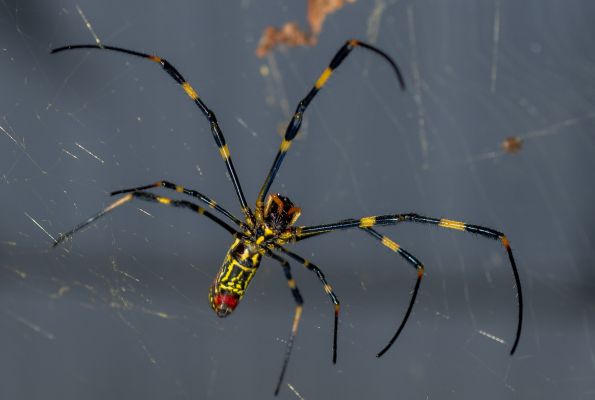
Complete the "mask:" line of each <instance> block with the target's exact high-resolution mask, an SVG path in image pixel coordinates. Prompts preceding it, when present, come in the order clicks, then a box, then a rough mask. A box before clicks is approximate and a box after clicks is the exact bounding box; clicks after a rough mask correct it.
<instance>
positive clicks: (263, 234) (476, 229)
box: [52, 40, 523, 395]
mask: <svg viewBox="0 0 595 400" xmlns="http://www.w3.org/2000/svg"><path fill="white" fill-rule="evenodd" d="M357 47H361V48H364V49H367V50H370V51H371V52H373V53H374V54H376V55H379V56H380V57H382V58H383V59H384V60H385V61H386V62H388V63H389V64H390V66H391V67H392V69H393V70H394V72H395V73H396V76H397V79H398V81H399V84H400V87H401V89H403V90H404V89H405V83H404V80H403V77H402V75H401V72H400V71H399V68H398V67H397V64H396V63H395V62H394V61H393V60H392V58H391V57H389V56H388V55H387V54H386V53H385V52H384V51H382V50H380V49H378V48H376V47H374V46H372V45H369V44H366V43H363V42H361V41H359V40H348V41H347V42H346V43H345V44H344V45H343V46H342V47H341V48H340V49H339V50H338V51H337V53H336V54H335V56H334V57H333V59H332V60H331V62H330V64H329V66H328V67H327V68H326V69H325V70H324V71H323V72H322V74H321V75H320V77H319V78H318V79H317V80H316V82H315V83H314V87H313V88H312V89H310V91H309V92H308V94H307V95H306V97H304V98H303V99H302V100H301V101H300V102H299V104H298V106H297V108H296V110H295V113H294V114H293V117H292V118H291V121H290V122H289V125H288V126H287V129H286V131H285V136H284V138H283V140H282V142H281V146H280V147H279V150H278V152H277V155H276V157H275V160H274V161H273V165H272V166H271V169H270V171H269V173H268V175H267V177H266V179H265V181H264V183H263V185H262V188H261V189H260V192H259V194H258V198H257V199H256V207H255V208H254V210H252V209H251V208H250V207H249V206H248V203H247V202H246V198H245V197H244V193H243V192H242V188H241V185H240V180H239V178H238V175H237V173H236V171H235V168H234V166H233V162H232V160H231V156H230V152H229V148H228V146H227V144H226V142H225V139H224V137H223V132H222V131H221V128H220V127H219V123H218V122H217V118H216V117H215V114H214V113H213V111H211V110H210V109H209V108H208V107H207V105H206V104H205V103H204V102H203V100H201V98H200V97H199V96H198V93H197V92H196V91H195V90H194V89H193V88H192V86H190V84H189V83H188V82H187V81H186V79H184V77H183V76H182V75H181V74H180V73H179V72H178V70H177V69H176V68H175V67H174V66H173V65H171V64H170V63H169V62H168V61H167V60H165V59H163V58H161V57H158V56H155V55H150V54H145V53H141V52H137V51H134V50H127V49H123V48H119V47H113V46H103V45H94V44H83V45H70V46H64V47H59V48H56V49H54V50H52V53H58V52H62V51H65V50H74V49H98V50H111V51H115V52H120V53H125V54H129V55H133V56H137V57H141V58H144V59H147V60H149V61H153V62H155V63H158V64H159V65H161V67H162V68H163V69H164V70H165V71H166V72H167V73H168V74H169V75H170V76H171V77H172V78H173V79H174V80H175V81H176V82H177V83H178V84H179V85H180V86H181V87H182V89H184V91H185V92H186V94H187V95H188V96H189V97H190V99H192V101H193V102H194V104H196V106H197V107H198V108H199V109H200V111H201V112H202V113H203V114H204V116H205V117H206V119H207V121H208V122H209V124H210V126H211V132H212V134H213V138H214V139H215V143H216V145H217V147H218V149H219V153H220V154H221V158H223V161H224V162H225V166H226V167H227V172H228V173H229V176H230V177H231V182H232V184H233V187H234V189H235V192H236V194H237V196H238V199H239V201H240V206H241V210H242V213H243V215H244V220H243V221H242V220H240V219H239V218H237V217H235V216H234V215H233V214H232V213H230V212H229V211H227V210H226V209H225V208H223V207H221V206H220V205H219V204H217V202H215V201H214V200H213V199H211V198H209V197H207V196H205V195H204V194H202V193H200V192H197V191H196V190H192V189H187V188H185V187H183V186H180V185H177V184H175V183H171V182H168V181H158V182H155V183H152V184H149V185H144V186H139V187H134V188H130V189H123V190H117V191H115V192H112V193H111V195H112V196H114V195H118V194H124V196H123V197H121V198H119V199H118V200H116V201H114V202H113V203H111V204H110V205H108V206H107V207H106V208H104V209H103V210H102V211H100V212H99V213H97V214H95V215H93V216H92V217H91V218H89V219H87V220H86V221H84V222H82V223H80V224H78V225H77V226H75V227H74V228H73V229H71V230H70V231H68V232H66V233H64V234H61V235H60V236H59V238H58V239H57V240H56V242H55V243H54V246H57V245H58V244H60V243H61V242H63V241H64V240H65V239H67V238H69V237H70V236H72V235H73V234H74V233H75V232H77V231H79V230H81V229H83V228H85V227H86V226H88V225H89V224H91V223H93V222H94V221H96V220H97V219H98V218H101V217H102V216H104V215H106V214H107V213H109V212H111V211H113V210H114V209H116V208H117V207H119V206H121V205H123V204H125V203H127V202H129V201H131V200H133V199H137V200H143V201H148V202H153V203H158V204H164V205H167V206H171V207H182V208H188V209H190V210H192V211H194V212H197V213H198V214H200V215H203V216H205V217H207V218H208V219H210V220H211V221H213V222H214V223H216V224H217V225H219V226H220V227H222V228H223V229H225V230H226V231H228V232H229V233H230V234H231V235H232V236H233V238H234V242H233V244H232V245H231V247H230V248H229V250H228V252H227V254H226V256H225V259H224V260H223V264H222V265H221V268H220V269H219V272H218V273H217V276H216V278H215V280H214V281H213V284H212V285H211V287H210V290H209V302H210V304H211V307H212V308H213V310H214V311H215V312H216V313H217V315H218V316H219V317H226V316H228V315H229V314H231V313H232V312H233V311H234V310H235V308H236V307H237V305H238V304H239V302H240V300H241V299H242V297H243V296H244V293H245V292H246V289H247V287H248V284H249V283H250V282H251V281H252V278H253V277H254V274H255V273H256V271H257V270H258V267H259V265H260V262H261V259H262V257H263V256H267V257H270V258H272V259H274V260H275V261H277V262H279V264H281V267H282V268H283V271H284V273H285V277H286V279H287V284H288V286H289V288H290V290H291V293H292V295H293V298H294V300H295V303H296V306H295V311H294V316H293V323H292V326H291V332H290V335H289V340H288V341H287V347H286V350H285V357H284V359H283V364H282V367H281V373H280V375H279V379H278V381H277V386H276V388H275V395H277V394H278V393H279V389H280V388H281V383H282V382H283V377H284V375H285V371H286V369H287V365H288V362H289V358H290V355H291V350H292V348H293V343H294V339H295V336H296V333H297V330H298V325H299V322H300V318H301V315H302V308H303V299H302V296H301V294H300V291H299V289H298V287H297V285H296V283H295V280H294V279H293V277H292V274H291V269H290V264H289V262H288V261H287V259H286V257H288V258H291V259H293V260H295V261H297V262H299V263H300V264H302V265H303V266H304V267H306V268H307V269H308V270H310V271H312V272H314V273H315V274H316V276H317V278H318V279H319V280H320V282H321V283H322V285H323V289H324V291H325V292H326V293H327V295H328V296H329V297H330V299H331V301H332V303H333V305H334V330H333V344H332V360H333V363H336V362H337V328H338V320H339V308H340V306H339V299H338V298H337V296H336V295H335V293H334V292H333V289H332V287H331V285H330V284H329V283H328V282H327V280H326V278H325V275H324V273H323V272H322V270H321V269H320V268H318V267H317V266H316V265H314V264H313V263H312V262H310V261H308V260H306V259H305V258H303V257H301V256H299V255H298V254H296V253H293V252H292V251H290V250H288V249H286V248H285V247H284V245H285V244H288V243H293V242H298V241H301V240H304V239H309V238H312V237H315V236H318V235H322V234H325V233H329V232H333V231H338V230H344V229H351V228H357V229H360V230H361V231H362V232H365V233H367V234H368V235H371V236H372V237H373V238H375V239H376V240H378V241H379V242H380V243H381V244H382V245H384V246H385V247H387V248H388V249H389V250H391V251H393V252H394V253H396V254H399V255H400V256H401V257H403V258H404V259H405V261H406V262H407V263H409V264H410V265H411V266H413V268H415V270H416V272H417V280H416V281H415V286H414V287H413V293H412V295H411V300H410V301H409V305H408V307H407V310H406V312H405V315H404V317H403V319H402V321H401V323H400V325H399V327H398V328H397V331H396V332H395V334H394V335H393V336H392V338H391V339H390V340H389V342H388V344H387V345H386V346H384V348H382V350H380V352H379V353H378V354H377V357H380V356H382V355H383V354H384V353H386V351H387V350H388V349H389V348H390V347H391V346H392V345H393V343H394V342H395V340H396V339H397V337H398V336H399V334H400V333H401V331H402V330H403V328H404V326H405V324H406V322H407V320H408V319H409V316H410V315H411V310H412V308H413V304H414V303H415V299H416V297H417V293H418V291H419V286H420V283H421V279H422V277H423V275H424V266H423V264H422V263H421V262H420V261H419V260H418V259H417V258H416V257H414V256H413V255H412V254H411V253H409V252H407V251H406V250H405V249H403V248H402V247H401V246H400V245H399V244H397V243H396V242H394V241H393V240H392V239H390V238H389V237H387V236H385V235H382V234H380V233H379V232H378V231H376V230H375V229H374V228H373V227H375V226H386V225H396V224H399V223H401V222H414V223H422V224H431V225H436V226H439V227H441V228H446V229H454V230H458V231H466V232H471V233H475V234H478V235H481V236H484V237H486V238H490V239H495V240H499V241H500V242H501V243H502V245H503V246H504V248H505V249H506V252H507V254H508V259H509V261H510V265H511V267H512V272H513V274H514V280H515V283H516V289H517V301H518V322H517V329H516V336H515V339H514V343H513V345H512V349H511V350H510V354H513V353H514V352H515V350H516V348H517V345H518V342H519V339H520V336H521V326H522V321H523V298H522V291H521V282H520V278H519V273H518V270H517V267H516V263H515V261H514V257H513V255H512V250H511V248H510V243H509V241H508V239H507V238H506V236H505V235H504V234H503V233H500V232H498V231H495V230H493V229H490V228H486V227H483V226H479V225H470V224H466V223H463V222H459V221H453V220H449V219H444V218H431V217H426V216H422V215H418V214H413V213H407V214H389V215H380V216H370V217H363V218H355V219H344V220H341V221H338V222H334V223H330V224H322V225H312V226H295V223H296V221H297V219H298V218H299V216H300V214H301V209H300V208H298V207H296V206H295V205H294V204H293V203H292V202H291V200H289V198H287V197H284V196H282V195H280V194H268V192H269V189H270V187H271V185H272V183H273V181H274V179H275V176H276V175H277V172H278V170H279V167H280V166H281V163H282V162H283V159H284V158H285V155H286V154H287V151H288V150H289V149H290V147H291V144H292V141H293V139H294V138H295V137H296V135H297V133H298V130H299V128H300V126H301V124H302V120H303V115H304V112H305V111H306V109H307V108H308V106H309V105H310V103H311V102H312V100H313V99H314V97H315V96H316V94H317V93H318V92H319V91H320V89H321V88H322V87H323V86H324V85H325V84H326V82H327V81H328V79H329V78H330V76H331V75H332V73H333V71H334V70H335V69H336V68H338V67H339V65H341V63H342V62H343V60H345V58H346V57H347V56H348V55H349V54H350V53H351V51H352V50H353V49H355V48H357ZM159 187H162V188H165V189H170V190H173V191H176V192H179V193H183V194H186V195H188V196H191V197H194V198H195V199H197V200H198V201H200V202H201V203H204V204H206V205H207V206H208V207H210V208H211V209H212V210H214V211H216V212H218V213H219V214H220V215H222V216H223V217H225V218H227V219H228V220H230V221H231V222H232V223H233V226H232V225H230V224H229V223H228V222H225V221H224V220H223V219H222V218H220V216H217V215H215V213H212V212H209V211H207V210H206V209H205V208H203V207H201V206H199V205H197V204H195V203H192V202H190V201H186V200H174V199H171V198H169V197H163V196H157V195H155V194H153V193H150V192H147V191H145V190H147V189H152V188H159ZM267 194H268V195H267ZM278 253H281V254H282V255H280V254H278Z"/></svg>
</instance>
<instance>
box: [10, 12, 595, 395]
mask: <svg viewBox="0 0 595 400" xmlns="http://www.w3.org/2000/svg"><path fill="white" fill-rule="evenodd" d="M77 6H78V9H77ZM305 9H306V5H305V2H303V1H282V2H280V1H273V0H269V1H254V0H243V1H238V2H211V1H186V0H184V1H167V2H166V1H146V0H143V1H101V2H98V1H85V0H76V1H70V0H62V1H59V2H58V1H41V0H31V1H24V0H21V1H15V0H3V1H2V2H0V66H1V72H2V73H1V74H0V82H1V84H0V88H1V92H0V194H1V197H0V199H1V207H0V210H1V211H0V213H1V214H0V215H1V217H0V218H1V225H0V354H1V357H0V398H2V399H33V398H47V399H56V398H61V399H81V398H84V399H104V398H133V399H137V398H145V399H158V398H159V399H163V398H167V399H174V398H175V399H178V398H179V399H215V398H248V399H263V398H272V397H273V389H274V385H275V383H276V379H277V376H278V373H279V370H280V366H281V361H282V356H283V353H284V349H285V341H286V339H287V335H288V332H289V329H290V325H291V318H292V313H293V306H294V305H293V300H292V298H291V295H290V293H289V291H288V290H287V287H286V282H285V279H284V277H283V274H282V272H281V270H280V268H279V266H278V265H277V264H276V263H275V262H273V261H269V260H265V261H264V262H263V264H262V266H261V270H260V272H259V274H258V275H257V276H256V278H255V280H254V282H253V284H252V285H251V287H250V289H249V291H248V293H247V295H246V297H245V299H244V301H243V303H242V304H241V305H240V306H239V308H238V310H237V311H236V313H234V314H233V315H232V316H230V317H229V318H227V319H219V318H217V317H216V316H215V314H214V313H213V312H212V311H211V309H210V307H209V305H208V301H207V291H208V287H209V285H210V283H211V281H212V279H213V277H214V276H215V274H216V271H217V269H218V268H219V265H220V263H221V261H222V259H223V257H224V254H225V252H226V250H227V248H228V246H229V245H230V243H231V239H230V237H229V236H228V235H227V234H226V232H224V231H222V230H221V229H219V228H218V227H217V226H215V225H214V224H212V223H210V222H209V221H208V220H206V219H201V218H198V217H195V216H194V215H192V214H191V213H190V212H188V211H184V210H176V209H170V208H166V207H161V206H158V205H152V204H145V203H131V204H129V205H126V206H125V207H122V208H120V209H119V210H117V211H116V212H114V213H112V214H111V215H109V216H108V217H106V218H104V219H102V220H100V221H98V222H97V223H96V224H94V225H93V226H92V227H91V228H89V229H87V230H86V231H84V232H82V233H80V234H78V235H77V236H76V237H75V238H74V239H73V240H72V241H69V242H68V243H66V245H64V246H61V247H59V248H57V249H51V248H50V247H51V244H52V239H51V238H50V235H52V236H54V237H56V236H57V234H58V233H59V232H65V231H66V230H68V229H70V228H71V227H72V226H74V225H75V224H76V223H78V222H80V221H82V220H84V219H85V218H87V217H88V216H90V215H91V214H93V213H95V212H97V211H98V210H100V209H101V208H103V207H105V206H106V205H107V204H108V203H109V202H110V201H111V199H110V198H109V196H108V194H109V192H110V191H112V190H117V189H121V188H126V187H131V186H136V185H142V184H148V183H151V182H154V181H156V180H159V179H168V180H171V181H173V182H176V183H179V184H182V185H185V186H187V187H191V188H195V189H197V190H199V191H201V192H203V193H205V194H208V195H210V196H211V197H212V198H214V199H216V200H217V201H218V202H219V203H220V204H222V205H224V206H225V207H227V208H229V209H230V210H232V211H233V212H234V213H236V214H240V213H239V207H238V206H237V199H236V196H235V193H234V192H233V190H232V186H231V184H230V182H229V181H228V178H227V177H226V171H225V167H224V165H223V163H222V162H221V159H220V157H219V154H218V152H217V150H216V147H215V144H214V142H213V140H212V137H211V133H210V131H209V127H208V124H207V123H206V122H205V120H204V118H203V116H202V115H201V114H200V112H199V111H198V110H197V109H196V108H195V107H194V106H193V105H192V103H191V102H190V101H189V100H188V98H187V97H186V96H185V95H184V93H183V92H182V91H181V90H180V88H179V87H178V86H176V85H175V83H174V82H173V81H172V80H171V79H170V78H169V77H168V76H167V75H166V74H165V73H164V72H163V71H161V70H160V68H159V67H158V66H157V65H155V64H152V63H150V62H147V61H144V60H140V59H136V58H132V57H128V56H125V55H121V54H116V53H111V52H99V51H76V52H75V51H72V52H68V53H62V54H58V55H50V54H49V51H50V49H52V48H54V47H57V46H62V45H65V44H75V43H93V42H94V38H93V35H92V34H91V32H90V30H89V29H88V28H87V27H86V26H85V22H84V21H83V18H82V17H81V13H80V12H79V10H80V11H82V13H83V14H84V15H85V17H86V18H87V19H88V21H89V22H90V23H91V25H92V27H93V30H94V32H95V33H96V35H97V36H98V37H99V38H100V39H101V41H102V43H104V44H110V45H116V46H121V47H126V48H130V49H135V50H139V51H145V52H150V53H155V54H158V55H160V56H162V57H165V58H167V59H168V60H170V61H171V62H172V63H173V64H174V65H175V66H177V67H178V69H179V70H180V71H181V72H182V74H184V75H185V77H186V78H187V79H188V80H189V81H190V82H191V83H192V84H193V86H194V87H195V88H196V89H197V91H198V92H199V94H200V95H201V97H202V98H203V99H204V100H205V102H206V103H207V104H208V105H209V106H210V107H211V108H212V109H213V110H214V111H215V112H216V113H217V115H218V118H219V121H220V123H221V126H222V128H223V130H224V132H225V134H226V138H227V141H228V144H229V148H230V150H231V155H232V158H233V160H234V162H235V165H236V168H237V170H238V173H239V176H240V179H241V181H242V184H243V188H244V191H245V193H246V195H247V197H248V199H249V200H250V202H251V203H252V202H253V201H254V199H255V196H256V194H257V191H258V189H259V188H260V185H261V183H262V181H263V179H264V176H265V173H266V172H267V171H268V168H269V167H270V164H271V162H272V159H273V157H274V155H275V152H276V151H277V148H278V145H279V143H280V140H281V136H280V133H279V132H280V129H281V128H282V126H283V125H284V124H285V123H286V121H287V120H288V118H289V112H291V111H293V109H294V107H295V105H296V104H297V101H299V99H300V98H301V97H302V96H304V95H305V93H306V92H307V90H309V88H310V87H311V85H312V84H313V82H314V81H315V79H316V78H317V77H318V75H319V74H320V72H321V71H322V70H323V69H324V68H325V67H326V65H327V64H328V62H329V61H330V59H331V57H332V56H333V54H334V52H335V51H336V50H337V49H338V48H339V47H340V45H341V44H342V43H343V42H344V41H345V40H346V39H348V38H360V39H364V40H367V41H370V42H373V43H375V44H376V45H377V46H379V47H380V48H382V49H384V50H385V51H386V52H387V53H389V54H390V55H392V56H393V57H394V58H395V59H396V60H397V62H398V63H399V65H400V67H401V69H402V71H403V74H404V76H405V80H406V83H407V85H408V89H407V91H406V92H404V93H403V92H400V91H399V90H398V85H397V82H396V79H395V77H394V75H393V73H392V71H391V70H390V69H389V68H388V66H387V65H386V64H385V63H384V62H383V61H382V60H381V59H379V58H377V57H375V56H373V55H372V54H370V53H369V52H365V51H363V50H357V51H355V52H354V54H353V55H352V56H350V57H349V58H348V59H347V61H346V62H345V63H344V64H343V65H342V66H341V68H340V69H339V70H338V71H337V72H336V74H334V75H333V77H332V79H331V80H330V81H329V82H328V85H327V86H326V87H325V88H324V90H323V91H322V92H321V94H320V95H319V97H317V98H316V99H315V101H314V102H313V105H312V107H311V108H310V109H309V110H308V112H307V114H306V122H305V125H304V128H303V129H302V132H301V135H300V137H299V138H298V139H297V140H296V142H295V143H294V146H293V147H292V149H291V152H290V153H289V154H288V156H287V158H286V162H285V164H284V165H283V167H282V169H281V172H280V174H279V178H278V180H277V181H276V183H275V184H274V186H273V191H277V192H280V193H283V194H285V195H287V196H289V197H291V199H292V200H293V201H294V202H295V203H297V204H298V205H299V206H301V207H302V208H303V214H302V217H301V219H300V223H302V224H305V225H310V224H318V223H325V222H333V221H336V220H340V219H343V218H348V217H361V216H365V215H374V214H384V213H396V212H412V211H414V212H418V213H421V214H425V215H429V216H435V217H449V218H451V219H457V220H464V221H466V222H469V223H475V224H482V225H485V226H489V227H492V228H494V229H497V230H500V231H503V232H505V233H506V234H507V235H508V236H509V238H510V240H511V243H512V246H513V249H514V251H515V255H516V257H517V263H518V266H519V269H520V275H521V280H522V283H523V288H524V294H525V304H526V307H525V324H524V327H523V336H522V338H521V341H520V344H519V347H518V350H517V353H516V354H515V355H514V356H512V357H511V356H509V354H508V353H509V350H510V346H511V343H512V341H513V339H514V332H515V327H516V318H517V309H516V300H515V290H514V281H513V277H512V273H511V271H510V267H509V265H508V262H507V259H506V254H505V252H504V250H503V249H502V247H501V246H500V245H499V244H498V243H497V242H495V241H490V240H487V239H482V238H478V237H473V236H472V235H468V234H462V233H459V232H453V231H446V230H439V229H437V228H432V227H428V226H414V225H402V226H399V227H393V228H386V229H382V231H383V232H384V233H386V234H389V235H390V236H391V237H393V238H394V239H395V240H396V241H397V242H398V243H400V244H401V245H402V246H403V247H404V248H405V249H407V250H409V251H410V252H412V253H413V254H415V255H416V256H417V257H418V258H420V260H422V261H423V262H424V263H425V265H426V268H427V270H426V276H425V279H424V281H423V283H422V289H421V291H420V294H419V297H418V301H417V303H416V305H415V308H414V313H413V315H412V317H411V319H410V322H409V324H408V326H407V327H406V329H405V330H404V332H403V334H402V335H401V337H400V338H399V340H398V341H397V342H396V344H395V346H394V347H393V348H392V349H391V350H390V351H389V352H388V353H387V354H386V355H385V356H384V357H382V358H380V359H377V358H376V357H375V354H376V352H377V351H379V350H380V349H381V348H382V347H383V346H384V345H385V344H386V342H387V341H388V339H389V338H390V337H391V336H392V335H393V333H394V331H395V329H396V327H397V325H398V323H399V321H400V319H401V317H402V315H403V313H404V312H405V309H406V306H407V302H408V300H409V296H410V290H411V288H412V285H413V283H414V280H415V273H414V271H413V270H412V269H411V268H410V267H409V266H408V265H406V264H405V263H404V262H403V261H402V260H401V259H400V258H398V257H395V256H394V255H393V254H392V253H391V252H390V251H388V250H387V249H386V248H384V247H382V246H381V245H379V244H378V243H377V242H375V241H374V240H372V239H371V238H370V237H369V236H368V235H365V234H363V233H362V232H358V231H352V232H344V233H336V234H331V235H328V236H326V237H321V238H319V239H312V240H310V241H304V242H302V243H300V244H299V245H296V246H293V247H292V249H294V250H295V251H296V252H298V253H299V254H301V255H303V256H304V257H307V258H309V259H311V260H312V261H313V262H315V263H316V264H318V265H319V266H320V267H321V268H322V269H323V270H324V271H325V272H326V275H327V277H328V279H329V281H330V282H331V284H332V285H333V287H334V288H335V290H336V292H337V294H338V296H339V298H340V299H341V301H342V305H343V308H342V314H341V325H340V331H339V358H338V363H337V364H336V365H332V363H331V337H332V305H331V304H330V303H329V300H328V298H327V296H326V295H325V294H324V292H323V291H322V289H321V287H320V284H319V282H318V281H317V280H316V278H315V277H314V276H313V274H311V273H309V272H308V271H306V270H305V269H303V268H301V267H300V266H299V265H297V264H295V263H294V264H295V265H294V275H295V277H296V279H297V281H298V284H299V287H300V289H301V291H302V294H303V296H304V297H305V301H306V303H305V310H304V314H303V319H302V325H301V327H300V332H299V336H298V338H297V341H296V347H295V349H294V353H293V357H292V359H291V362H290V365H289V369H288V372H287V375H286V379H285V383H284V386H283V388H282V391H281V394H280V396H279V398H284V399H308V400H309V399H320V398H327V397H328V396H333V397H335V398H344V399H360V398H374V399H376V398H378V399H388V398H407V399H461V398H482V399H503V398H511V399H513V398H518V399H527V398H536V397H538V396H539V397H541V398H551V399H559V398H569V399H570V398H573V399H589V398H595V351H594V347H595V339H594V334H595V313H594V306H593V304H594V300H595V295H594V293H595V290H594V289H595V287H594V284H595V272H594V260H595V254H594V253H595V250H594V242H595V230H594V229H593V224H594V223H595V218H594V216H595V213H594V212H593V209H592V207H593V204H594V203H595V189H594V186H593V171H594V168H595V157H594V156H595V132H594V129H595V110H594V109H593V106H594V104H595V80H594V79H593V78H594V76H595V50H594V49H595V48H594V46H593V43H594V40H593V39H594V37H595V36H594V35H595V24H594V23H593V21H594V20H595V3H593V2H592V1H588V0H583V1H580V0H566V1H560V0H558V1H555V0H551V1H548V0H539V1H537V0H534V1H522V2H519V1H507V0H491V1H482V2H477V1H471V0H468V1H463V0H448V1H440V2H437V1H427V0H418V1H412V0H402V1H389V0H378V1H365V0H358V1H357V2H356V3H355V4H350V5H347V6H346V7H344V8H343V9H341V10H340V11H338V12H337V13H335V14H333V15H330V16H329V17H328V19H327V21H326V24H325V25H324V29H323V32H322V34H321V36H320V40H319V44H318V45H317V46H316V47H313V48H292V49H279V50H277V51H274V52H273V53H272V54H271V55H270V56H268V57H265V58H262V59H259V58H257V57H256V56H255V55H254V51H255V49H256V47H257V44H258V39H259V37H260V35H261V32H262V31H263V30H264V28H265V27H266V26H269V25H274V26H281V25H282V24H283V23H285V22H288V21H292V20H295V21H298V22H299V23H300V25H301V26H302V27H305V26H306V16H305ZM510 136H518V137H521V138H522V139H523V140H524V142H523V148H522V151H521V152H519V153H517V154H507V153H504V152H503V151H502V150H501V143H502V142H503V141H504V140H505V138H507V137H510ZM168 195H171V193H168ZM290 386H291V387H290Z"/></svg>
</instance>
